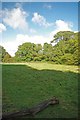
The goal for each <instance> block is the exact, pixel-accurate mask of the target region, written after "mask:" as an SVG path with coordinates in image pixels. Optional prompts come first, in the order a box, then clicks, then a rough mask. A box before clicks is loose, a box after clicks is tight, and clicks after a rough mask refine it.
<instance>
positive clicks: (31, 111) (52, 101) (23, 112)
mask: <svg viewBox="0 0 80 120" xmlns="http://www.w3.org/2000/svg"><path fill="white" fill-rule="evenodd" d="M55 104H59V100H58V99H57V98H55V97H53V98H51V99H48V100H45V101H43V102H41V103H39V104H38V105H36V106H34V107H32V108H29V109H25V110H21V111H17V112H14V113H8V114H3V115H2V120H8V119H10V120H11V119H12V118H16V117H22V116H28V115H30V116H35V115H36V114H37V113H38V112H40V111H42V110H44V109H45V108H46V107H48V106H49V105H55Z"/></svg>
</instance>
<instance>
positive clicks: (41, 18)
mask: <svg viewBox="0 0 80 120" xmlns="http://www.w3.org/2000/svg"><path fill="white" fill-rule="evenodd" d="M32 21H33V22H34V23H37V24H39V25H40V26H44V27H49V26H52V25H53V23H49V22H47V21H46V18H44V16H41V15H40V14H38V13H37V12H35V13H34V14H33V18H32Z"/></svg>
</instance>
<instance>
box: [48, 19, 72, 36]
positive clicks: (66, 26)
mask: <svg viewBox="0 0 80 120" xmlns="http://www.w3.org/2000/svg"><path fill="white" fill-rule="evenodd" d="M72 27H73V25H72V23H70V22H65V21H64V20H56V22H55V30H54V31H52V32H51V33H50V35H51V36H54V35H55V34H56V33H57V32H59V31H72V29H71V28H72Z"/></svg>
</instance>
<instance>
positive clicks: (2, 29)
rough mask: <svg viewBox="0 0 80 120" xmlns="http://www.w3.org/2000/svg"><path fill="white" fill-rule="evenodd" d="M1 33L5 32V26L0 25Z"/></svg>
mask: <svg viewBox="0 0 80 120" xmlns="http://www.w3.org/2000/svg"><path fill="white" fill-rule="evenodd" d="M3 31H6V26H5V25H4V24H2V23H0V33H2V32H3Z"/></svg>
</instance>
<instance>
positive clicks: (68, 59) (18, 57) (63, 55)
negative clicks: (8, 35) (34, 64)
mask: <svg viewBox="0 0 80 120" xmlns="http://www.w3.org/2000/svg"><path fill="white" fill-rule="evenodd" d="M78 34H79V33H78V32H77V33H74V32H71V31H60V32H58V33H57V34H56V35H55V36H54V39H53V40H52V41H51V43H50V44H48V43H44V45H43V46H42V45H41V44H34V43H30V42H26V43H23V44H22V45H20V46H18V50H17V52H16V53H15V56H14V57H11V56H10V55H9V53H8V52H6V50H5V49H4V48H3V47H2V46H0V49H2V52H0V57H1V61H2V62H31V61H44V62H53V63H56V64H68V65H78V64H80V63H79V61H80V57H79V52H78V49H79V48H78V47H79V45H78V41H79V40H78ZM52 43H55V45H54V46H53V45H52Z"/></svg>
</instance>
